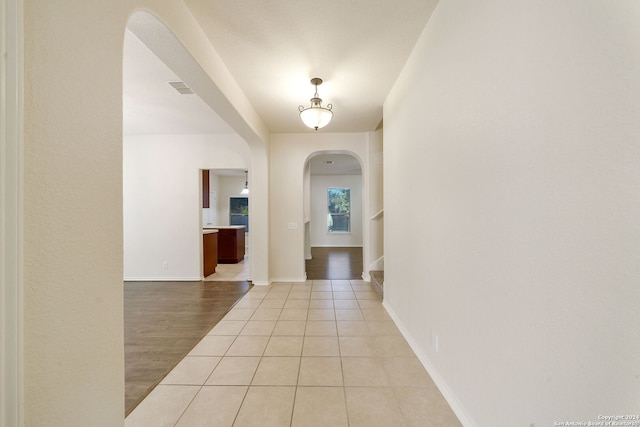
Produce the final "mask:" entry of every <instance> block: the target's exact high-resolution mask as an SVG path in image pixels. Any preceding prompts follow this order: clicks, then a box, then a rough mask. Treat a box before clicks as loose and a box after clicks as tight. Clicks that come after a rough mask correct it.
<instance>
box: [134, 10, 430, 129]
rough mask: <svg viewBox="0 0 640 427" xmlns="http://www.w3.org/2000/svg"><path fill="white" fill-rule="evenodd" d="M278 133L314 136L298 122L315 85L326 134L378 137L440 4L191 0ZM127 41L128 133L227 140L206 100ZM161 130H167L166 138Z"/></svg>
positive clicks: (233, 71) (237, 76) (226, 59)
mask: <svg viewBox="0 0 640 427" xmlns="http://www.w3.org/2000/svg"><path fill="white" fill-rule="evenodd" d="M185 3H186V5H187V6H188V7H189V8H190V9H191V10H192V11H193V14H194V16H195V18H196V19H197V21H198V22H199V23H200V25H201V26H202V28H203V29H204V32H205V34H206V35H207V36H208V37H209V39H210V41H211V44H212V45H213V46H214V48H215V49H216V51H217V52H218V53H219V55H220V57H221V58H222V60H223V61H224V62H225V64H226V66H227V67H228V69H229V70H230V72H231V74H232V75H233V76H234V78H235V79H236V82H237V83H238V85H239V86H240V88H241V89H242V90H243V91H244V93H245V95H246V96H247V98H248V99H249V101H250V102H251V104H252V105H253V107H254V108H255V109H256V111H257V112H258V114H259V115H260V116H261V117H262V119H263V121H264V122H265V124H266V125H267V127H268V128H269V130H270V131H271V132H313V131H312V130H310V129H308V128H306V127H305V126H304V125H303V124H302V122H301V121H300V119H299V117H298V105H300V104H303V105H305V106H307V105H308V104H309V98H311V97H312V95H313V91H314V87H313V86H312V85H311V84H310V83H309V80H310V79H311V78H312V77H320V78H322V79H323V80H324V83H323V84H322V85H321V86H319V88H318V92H319V95H320V97H321V98H322V99H323V105H325V104H327V103H331V104H333V111H334V117H333V120H332V122H331V123H330V124H329V125H328V126H327V127H326V128H324V130H320V131H319V132H323V131H325V132H358V131H372V130H375V129H376V127H377V126H378V124H379V123H380V121H381V119H382V104H383V102H384V100H385V98H386V96H387V94H388V93H389V91H390V89H391V87H392V85H393V83H394V82H395V80H396V79H397V77H398V74H399V72H400V70H401V69H402V67H403V65H404V63H405V62H406V60H407V58H408V56H409V54H410V52H411V50H412V49H413V47H414V45H415V43H416V41H417V38H418V37H419V35H420V33H421V32H422V30H423V29H424V27H425V25H426V23H427V21H428V19H429V17H430V15H431V12H432V11H433V9H434V7H435V6H436V4H437V0H396V1H390V0H349V1H344V0H341V1H338V0H325V1H323V2H318V1H312V0H296V1H291V0H269V1H258V0H254V1H250V0H249V1H247V0H245V1H228V0H185ZM153 58H154V56H153V55H152V54H151V53H150V52H149V51H148V49H146V48H145V46H144V45H142V44H141V43H140V42H139V41H138V40H137V39H135V36H133V34H131V33H129V32H128V33H127V37H126V41H125V58H124V63H125V67H124V115H125V118H124V125H125V133H134V134H135V133H227V132H230V131H231V130H230V128H229V127H228V126H226V125H225V124H224V123H221V122H222V121H221V120H220V119H219V118H218V117H217V115H215V113H213V112H212V111H211V110H210V109H209V107H207V106H206V104H205V103H204V102H203V101H202V100H200V99H199V98H198V97H197V95H179V94H178V93H177V92H176V91H175V89H173V88H172V87H171V86H169V85H168V84H167V82H168V81H174V80H179V79H178V78H177V76H175V75H174V74H173V73H172V72H171V70H169V69H168V68H167V67H166V66H164V64H162V62H161V61H159V60H157V58H156V59H155V60H154V59H153ZM156 129H157V130H156Z"/></svg>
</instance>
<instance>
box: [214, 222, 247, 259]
mask: <svg viewBox="0 0 640 427" xmlns="http://www.w3.org/2000/svg"><path fill="white" fill-rule="evenodd" d="M205 228H206V229H214V230H218V263H220V264H236V263H238V262H240V261H242V260H243V259H244V244H245V241H244V233H245V228H244V226H243V225H237V226H233V225H231V226H207V227H205Z"/></svg>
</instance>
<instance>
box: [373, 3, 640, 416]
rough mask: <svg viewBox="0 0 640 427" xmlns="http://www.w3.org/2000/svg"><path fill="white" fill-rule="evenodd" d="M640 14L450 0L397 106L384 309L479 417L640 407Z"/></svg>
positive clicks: (456, 400)
mask: <svg viewBox="0 0 640 427" xmlns="http://www.w3.org/2000/svg"><path fill="white" fill-rule="evenodd" d="M638 22H640V6H639V4H638V2H637V1H632V0H629V1H624V0H620V1H615V2H610V1H596V0H588V1H584V0H581V1H577V0H567V1H549V2H542V3H541V2H537V1H512V0H494V1H482V2H478V1H475V0H460V1H442V2H440V3H439V5H438V7H437V8H436V10H435V12H434V14H433V16H432V17H431V20H430V22H429V24H428V25H427V27H426V29H425V31H424V33H423V35H422V37H421V39H420V40H419V42H418V44H417V46H416V48H415V50H414V52H413V54H412V56H411V58H410V60H409V62H408V63H407V65H406V67H405V69H404V71H403V73H402V75H401V76H400V78H399V79H398V81H397V82H396V84H395V86H394V88H393V90H392V92H391V94H390V95H389V97H388V99H387V100H386V102H385V107H384V137H385V140H384V144H385V151H384V164H385V177H384V180H385V213H384V218H385V305H386V306H387V307H388V308H389V309H390V310H391V312H392V313H394V316H395V318H396V319H397V321H398V323H399V324H400V326H401V328H402V329H403V331H404V333H405V334H406V336H407V337H408V338H409V340H410V341H411V343H412V344H413V346H414V348H415V349H416V350H417V352H418V354H419V356H420V357H421V358H422V360H423V361H424V362H425V364H426V365H427V366H429V368H430V371H431V373H432V374H433V375H434V377H435V378H436V380H437V381H438V383H439V384H440V385H441V386H442V390H443V393H445V395H446V396H447V398H448V399H449V401H450V402H451V403H452V405H453V406H454V408H455V409H456V411H457V412H458V414H459V415H460V416H461V418H462V419H463V420H465V421H466V422H465V425H468V426H475V425H477V426H497V427H499V426H505V427H507V426H509V427H510V426H532V425H535V426H549V425H554V424H553V423H554V422H555V421H572V420H573V421H589V420H590V421H597V420H598V418H597V417H598V415H611V414H622V413H629V412H632V413H637V412H638V408H639V407H638V396H640V381H639V371H638V369H639V367H640V328H639V327H638V325H640V311H639V310H638V308H637V307H638V303H640V286H638V284H639V278H640V263H639V262H638V260H639V259H640V244H639V242H640V226H639V224H640V222H639V221H638V218H640V198H639V197H638V194H639V189H640V146H639V141H640V120H638V118H639V117H640V102H639V100H640V77H639V76H640V48H639V45H638V40H640V26H638ZM408 202H410V203H411V204H410V205H408ZM409 206H410V207H411V209H408V207H409ZM409 248H411V249H409ZM432 331H433V332H435V333H436V334H437V335H438V336H439V351H438V352H436V351H435V348H434V347H433V346H432Z"/></svg>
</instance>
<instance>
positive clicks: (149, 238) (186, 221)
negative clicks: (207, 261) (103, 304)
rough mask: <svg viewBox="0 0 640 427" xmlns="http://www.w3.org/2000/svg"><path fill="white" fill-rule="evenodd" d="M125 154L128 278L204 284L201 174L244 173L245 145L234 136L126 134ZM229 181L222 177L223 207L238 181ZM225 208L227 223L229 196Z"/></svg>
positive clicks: (220, 191)
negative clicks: (218, 171) (207, 171)
mask: <svg viewBox="0 0 640 427" xmlns="http://www.w3.org/2000/svg"><path fill="white" fill-rule="evenodd" d="M123 153H124V154H123V160H124V171H123V174H124V182H123V188H124V277H125V279H126V280H200V278H201V277H202V271H201V256H200V250H201V249H200V248H201V245H202V242H201V239H202V229H201V219H200V216H199V215H200V210H201V206H202V204H201V203H202V198H201V187H200V181H201V170H202V169H214V168H228V169H235V168H238V169H244V168H246V167H247V164H248V162H249V157H250V154H249V148H248V147H247V144H246V143H245V142H244V141H242V139H240V137H238V136H236V135H128V136H125V139H124V147H123ZM228 178H229V177H224V176H221V177H219V178H218V186H217V188H218V204H219V205H224V204H225V201H224V200H220V198H221V193H222V194H227V193H226V192H227V191H228V190H229V184H228V183H227V181H228V182H230V183H231V184H235V183H236V182H235V181H237V179H228ZM242 180H243V181H242V184H241V185H244V178H242ZM225 197H226V196H222V198H223V199H224V198H225ZM226 206H227V214H226V223H227V224H228V222H229V218H228V197H226ZM224 217H225V215H221V216H219V218H218V219H220V220H221V221H223V222H224V221H225V218H224ZM222 225H224V224H222ZM164 262H167V263H168V268H167V269H163V263H164Z"/></svg>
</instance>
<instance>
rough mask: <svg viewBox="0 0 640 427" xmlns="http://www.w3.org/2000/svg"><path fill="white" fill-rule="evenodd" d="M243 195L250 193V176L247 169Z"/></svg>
mask: <svg viewBox="0 0 640 427" xmlns="http://www.w3.org/2000/svg"><path fill="white" fill-rule="evenodd" d="M240 194H241V195H242V196H248V195H249V176H248V175H247V171H244V188H243V189H242V191H241V192H240Z"/></svg>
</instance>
